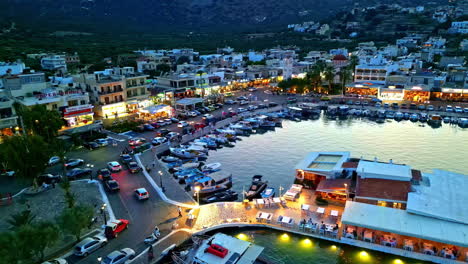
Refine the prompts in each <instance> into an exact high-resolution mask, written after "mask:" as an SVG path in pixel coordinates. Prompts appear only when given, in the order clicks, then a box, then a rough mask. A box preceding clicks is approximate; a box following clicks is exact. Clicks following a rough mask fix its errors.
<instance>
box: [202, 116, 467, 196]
mask: <svg viewBox="0 0 468 264" xmlns="http://www.w3.org/2000/svg"><path fill="white" fill-rule="evenodd" d="M311 151H350V152H351V156H353V157H357V158H359V157H361V156H363V157H364V158H367V159H374V157H377V158H378V159H379V160H384V161H388V160H390V159H393V162H395V163H404V164H407V165H410V166H412V168H414V169H419V170H422V171H431V170H432V169H434V168H439V169H446V170H450V171H453V172H458V173H463V174H468V166H466V164H468V129H462V128H459V127H457V126H452V125H446V124H443V126H442V127H441V128H437V129H433V128H431V127H430V126H428V125H425V126H422V124H421V123H419V122H416V123H413V122H410V121H402V122H396V121H388V122H386V123H384V124H377V123H375V122H372V121H369V120H366V119H347V120H328V119H326V118H321V119H319V120H308V121H302V122H293V121H286V120H285V121H284V122H283V128H276V130H275V131H269V132H267V133H265V134H253V135H250V136H249V137H243V138H242V141H238V142H237V143H236V146H235V147H234V148H223V149H220V150H218V151H212V152H210V155H209V158H208V162H221V164H222V169H223V170H224V171H226V172H231V173H232V174H233V179H234V186H233V189H234V190H235V191H237V192H238V193H239V194H240V193H241V192H242V188H243V186H244V187H245V188H246V189H247V188H248V187H249V185H250V181H251V177H252V176H253V175H255V174H261V175H264V179H266V180H268V181H269V186H271V187H275V188H277V190H278V187H279V186H280V185H282V186H283V187H285V188H288V187H289V186H290V185H291V184H292V183H293V181H294V175H295V174H294V167H295V165H296V164H297V163H298V162H299V161H301V159H302V158H303V157H304V156H305V155H306V154H307V153H309V152H311Z"/></svg>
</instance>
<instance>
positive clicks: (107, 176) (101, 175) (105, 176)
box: [97, 169, 112, 181]
mask: <svg viewBox="0 0 468 264" xmlns="http://www.w3.org/2000/svg"><path fill="white" fill-rule="evenodd" d="M97 178H98V179H100V180H102V181H107V180H112V173H111V172H110V170H108V169H100V170H98V171H97Z"/></svg>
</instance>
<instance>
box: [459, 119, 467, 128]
mask: <svg viewBox="0 0 468 264" xmlns="http://www.w3.org/2000/svg"><path fill="white" fill-rule="evenodd" d="M458 126H459V127H462V128H465V127H468V118H464V117H462V118H460V119H458Z"/></svg>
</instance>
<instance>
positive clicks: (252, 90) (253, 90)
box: [249, 87, 257, 92]
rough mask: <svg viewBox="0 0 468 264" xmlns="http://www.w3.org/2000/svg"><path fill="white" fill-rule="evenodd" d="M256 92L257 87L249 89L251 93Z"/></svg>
mask: <svg viewBox="0 0 468 264" xmlns="http://www.w3.org/2000/svg"><path fill="white" fill-rule="evenodd" d="M255 91H257V88H255V87H250V88H249V92H255Z"/></svg>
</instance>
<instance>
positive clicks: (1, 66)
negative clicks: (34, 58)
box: [0, 60, 26, 87]
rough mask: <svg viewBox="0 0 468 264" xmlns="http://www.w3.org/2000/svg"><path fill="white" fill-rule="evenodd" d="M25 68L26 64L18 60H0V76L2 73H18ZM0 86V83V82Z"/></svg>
mask: <svg viewBox="0 0 468 264" xmlns="http://www.w3.org/2000/svg"><path fill="white" fill-rule="evenodd" d="M25 69H26V66H25V65H24V63H23V62H21V61H20V60H18V61H16V62H0V76H1V75H4V74H7V73H9V74H20V73H22V72H23V71H24V70H25ZM0 87H1V84H0Z"/></svg>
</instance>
